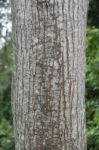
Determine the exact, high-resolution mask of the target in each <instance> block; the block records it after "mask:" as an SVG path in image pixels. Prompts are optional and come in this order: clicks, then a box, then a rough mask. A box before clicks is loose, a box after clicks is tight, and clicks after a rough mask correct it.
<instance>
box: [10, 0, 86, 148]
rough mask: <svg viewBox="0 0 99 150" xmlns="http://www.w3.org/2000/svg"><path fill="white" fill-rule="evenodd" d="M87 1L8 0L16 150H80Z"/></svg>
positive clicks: (82, 129) (83, 116) (82, 143)
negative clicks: (10, 10) (9, 0)
mask: <svg viewBox="0 0 99 150" xmlns="http://www.w3.org/2000/svg"><path fill="white" fill-rule="evenodd" d="M86 12H87V1H86V0H13V1H12V15H13V47H14V71H13V82H12V108H13V122H14V128H15V143H16V145H15V147H16V150H85V149H86V144H85V115H84V86H85V85H84V78H85V70H84V67H85V51H84V44H85V42H84V40H85V28H86Z"/></svg>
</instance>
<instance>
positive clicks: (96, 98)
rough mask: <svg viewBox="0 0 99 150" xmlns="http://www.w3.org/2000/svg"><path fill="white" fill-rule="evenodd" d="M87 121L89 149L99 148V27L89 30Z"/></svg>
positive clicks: (96, 149)
mask: <svg viewBox="0 0 99 150" xmlns="http://www.w3.org/2000/svg"><path fill="white" fill-rule="evenodd" d="M86 56H87V60H86V62H87V66H86V121H87V143H88V150H99V79H98V78H99V29H95V28H91V29H88V31H87V49H86Z"/></svg>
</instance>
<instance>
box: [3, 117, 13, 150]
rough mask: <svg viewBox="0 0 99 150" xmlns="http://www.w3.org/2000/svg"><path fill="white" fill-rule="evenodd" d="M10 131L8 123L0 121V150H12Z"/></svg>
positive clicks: (10, 127)
mask: <svg viewBox="0 0 99 150" xmlns="http://www.w3.org/2000/svg"><path fill="white" fill-rule="evenodd" d="M12 131H13V130H12V125H11V124H10V123H9V121H8V120H6V119H5V118H2V119H0V150H14V144H13V133H12Z"/></svg>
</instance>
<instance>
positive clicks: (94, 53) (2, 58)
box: [0, 0, 99, 150]
mask: <svg viewBox="0 0 99 150" xmlns="http://www.w3.org/2000/svg"><path fill="white" fill-rule="evenodd" d="M11 24H12V23H11V4H10V0H0V150H15V148H14V136H13V125H12V113H11V76H12V66H13V61H12V55H13V54H12V53H13V49H12V41H11ZM85 107H86V124H87V131H86V135H87V147H88V148H87V149H88V150H99V0H90V4H89V11H88V21H87V36H86V106H85Z"/></svg>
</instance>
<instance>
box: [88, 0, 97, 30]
mask: <svg viewBox="0 0 99 150" xmlns="http://www.w3.org/2000/svg"><path fill="white" fill-rule="evenodd" d="M88 25H89V26H94V27H97V28H98V27H99V0H90V3H89V12H88Z"/></svg>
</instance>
